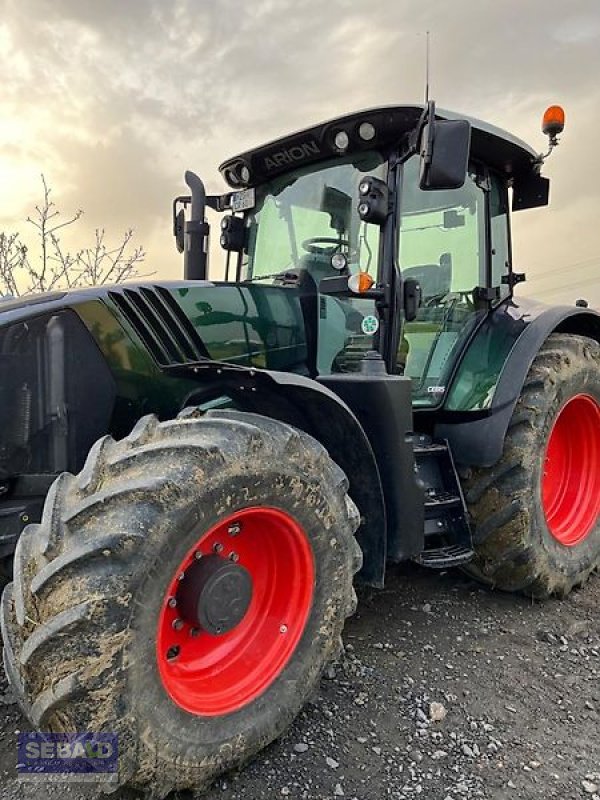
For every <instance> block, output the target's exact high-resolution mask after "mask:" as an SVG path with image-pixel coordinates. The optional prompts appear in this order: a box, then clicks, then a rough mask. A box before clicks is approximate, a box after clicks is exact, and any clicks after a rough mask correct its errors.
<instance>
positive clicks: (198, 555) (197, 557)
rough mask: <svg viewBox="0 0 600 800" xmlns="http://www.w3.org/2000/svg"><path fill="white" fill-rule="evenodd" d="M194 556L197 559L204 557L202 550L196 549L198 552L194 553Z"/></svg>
mask: <svg viewBox="0 0 600 800" xmlns="http://www.w3.org/2000/svg"><path fill="white" fill-rule="evenodd" d="M194 558H195V559H196V561H200V559H201V558H202V553H201V552H200V550H196V552H195V553H194Z"/></svg>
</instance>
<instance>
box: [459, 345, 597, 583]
mask: <svg viewBox="0 0 600 800" xmlns="http://www.w3.org/2000/svg"><path fill="white" fill-rule="evenodd" d="M578 396H584V397H587V398H593V399H594V400H595V401H596V403H597V404H599V405H598V408H600V345H599V344H598V343H597V342H595V341H593V340H591V339H587V338H585V337H582V336H574V335H569V334H559V333H557V334H552V335H551V336H550V337H549V338H548V340H547V341H546V343H545V344H544V346H543V347H542V348H541V350H540V352H539V354H538V356H537V357H536V359H535V360H534V362H533V364H532V366H531V369H530V371H529V374H528V376H527V379H526V381H525V385H524V387H523V390H522V393H521V396H520V398H519V400H518V402H517V405H516V408H515V411H514V413H513V416H512V419H511V422H510V426H509V430H508V433H507V437H506V441H505V445H504V453H503V456H502V458H501V460H500V461H499V462H498V463H497V464H496V465H495V466H494V467H492V468H490V469H477V470H473V471H472V473H471V475H470V477H469V478H468V479H467V480H466V481H465V482H464V484H463V488H464V490H465V496H466V500H467V504H468V506H469V510H470V513H471V517H472V520H473V522H474V545H475V550H476V554H477V555H476V559H475V560H474V561H473V562H471V564H469V565H467V566H466V567H465V571H466V572H468V573H469V574H471V575H472V576H473V577H474V578H476V579H477V580H480V581H483V582H485V583H488V584H490V585H492V586H495V587H498V588H500V589H505V590H508V591H520V592H523V593H525V594H527V595H531V596H535V597H548V596H549V595H552V594H556V595H559V596H565V595H567V594H568V593H569V592H570V591H571V589H572V588H573V587H575V586H577V585H580V584H582V583H583V582H584V581H585V580H586V579H587V577H588V576H589V575H590V573H591V572H593V571H594V569H597V568H598V566H599V565H600V516H597V517H596V522H595V525H592V527H591V529H590V530H589V532H588V533H587V535H586V536H585V537H584V538H583V539H582V540H581V541H580V542H578V543H576V544H574V545H573V546H566V545H565V544H563V543H561V541H559V540H558V539H557V538H556V536H555V535H553V533H552V531H551V529H550V527H549V523H548V520H547V518H546V513H545V510H544V501H543V496H542V489H543V481H544V470H545V468H546V467H547V464H546V455H547V446H548V442H549V439H550V436H551V433H552V431H553V426H554V425H555V422H556V420H557V418H558V417H559V415H560V413H561V411H562V410H563V409H564V408H565V406H566V404H567V403H568V402H569V401H570V400H572V399H573V398H576V397H578ZM599 418H600V417H599ZM591 438H592V439H593V441H592V442H591V443H590V447H595V446H598V443H599V442H600V428H596V429H595V433H594V432H593V431H592V437H591ZM586 448H587V445H586ZM574 455H575V454H574ZM579 456H580V457H581V458H583V457H584V453H583V452H582V453H580V454H579ZM577 460H578V459H577V458H574V461H577ZM590 463H591V462H590ZM598 506H599V507H600V501H598ZM592 518H593V513H592Z"/></svg>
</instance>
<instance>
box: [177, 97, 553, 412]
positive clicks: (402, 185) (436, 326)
mask: <svg viewBox="0 0 600 800" xmlns="http://www.w3.org/2000/svg"><path fill="white" fill-rule="evenodd" d="M542 161H543V159H542V158H541V157H540V156H539V155H538V154H537V153H536V152H535V151H534V150H533V149H531V148H530V147H529V146H528V145H526V144H525V143H524V142H522V141H520V140H518V139H516V138H515V137H513V136H512V135H510V134H509V133H506V132H504V131H501V130H499V129H497V128H494V127H493V126H490V125H488V124H487V123H484V122H480V121H479V120H474V119H466V118H461V117H458V116H457V115H454V114H451V113H449V112H444V111H437V112H436V110H435V106H434V104H433V103H429V104H428V105H427V106H418V105H414V106H396V107H390V108H379V109H373V110H370V111H364V112H360V113H356V114H351V115H348V116H345V117H341V118H338V119H335V120H332V121H330V122H326V123H323V124H321V125H317V126H314V127H312V128H309V129H306V130H303V131H300V132H299V133H296V134H292V135H290V136H286V137H284V138H281V139H279V140H277V141H275V142H272V143H270V144H267V145H265V146H263V147H259V148H256V149H254V150H251V151H248V152H246V153H243V154H241V155H240V156H236V157H235V158H232V159H229V160H228V161H226V162H225V163H224V164H222V165H221V167H220V171H221V174H222V175H223V177H224V179H225V180H226V181H227V183H228V184H229V186H230V188H231V192H229V193H227V194H225V195H222V196H216V197H214V196H213V197H203V196H202V195H203V187H201V182H199V179H198V178H197V177H196V176H192V175H190V174H189V173H188V175H189V177H190V181H189V182H190V185H191V187H192V197H190V198H178V201H176V204H175V212H176V214H175V233H176V235H177V238H178V245H179V248H180V250H182V251H184V252H185V257H186V275H187V277H192V278H205V277H210V278H211V279H212V280H215V278H216V276H217V273H218V272H219V271H221V274H223V273H222V267H221V266H220V265H219V267H217V266H216V265H215V267H214V268H212V266H211V270H210V275H208V276H207V253H208V245H207V241H206V237H207V235H208V225H207V224H206V223H205V221H204V215H203V207H204V205H208V206H209V207H211V208H213V209H214V210H217V211H219V212H223V213H224V216H223V217H222V219H221V223H220V227H221V235H220V243H221V246H222V248H223V249H224V251H225V253H226V259H225V260H226V265H225V269H224V279H225V282H226V283H234V284H235V285H237V286H256V287H279V288H280V289H281V290H282V291H287V292H288V293H290V292H291V293H294V294H295V295H297V296H298V297H299V302H300V305H301V308H302V314H303V317H304V324H305V329H306V339H307V342H308V343H309V347H308V349H309V351H310V350H312V351H313V353H314V358H313V361H312V364H309V366H308V372H309V374H312V375H313V376H316V377H319V376H326V375H334V374H337V373H352V372H359V371H360V370H361V362H362V360H363V358H364V355H365V353H367V352H369V351H377V352H378V353H379V354H380V355H381V358H382V359H383V361H384V362H385V367H386V371H387V373H388V374H392V375H398V374H401V375H406V376H409V377H410V378H411V379H412V386H413V403H414V405H415V407H417V408H418V407H423V408H431V407H438V406H440V405H441V404H442V403H443V402H444V399H445V397H446V395H447V392H448V390H449V387H450V382H451V376H452V374H453V370H454V367H455V365H456V364H457V362H458V360H459V358H460V356H461V354H462V353H463V351H464V349H465V346H466V344H467V343H468V342H469V340H470V338H471V336H472V334H473V332H474V331H475V329H476V328H477V327H478V325H480V324H481V322H482V321H483V320H484V319H485V318H486V317H487V316H488V315H489V313H490V312H491V311H493V309H494V308H495V307H497V306H498V305H499V304H501V303H502V301H503V300H505V299H506V298H508V297H510V296H511V294H512V291H513V287H514V285H515V283H517V282H518V281H519V280H521V279H522V277H523V276H521V275H518V274H515V273H514V272H513V269H512V260H511V247H510V222H509V204H510V197H509V193H510V192H512V208H513V209H514V210H517V209H522V208H529V207H533V206H539V205H545V204H546V203H547V202H548V181H547V180H546V179H545V178H542V177H541V176H540V174H539V173H540V167H541V164H542ZM194 196H196V200H197V202H196V206H197V209H196V210H197V211H198V209H200V215H201V216H200V217H198V218H197V219H195V220H194V218H193V217H194V213H193V212H192V220H191V221H190V222H187V223H186V222H185V217H184V210H183V209H181V210H179V205H180V204H183V205H186V204H187V203H192V204H193V198H194ZM177 212H179V213H177ZM270 296H271V297H273V294H272V292H271V294H270ZM275 313H276V312H275ZM311 343H312V344H311Z"/></svg>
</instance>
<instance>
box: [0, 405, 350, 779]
mask: <svg viewBox="0 0 600 800" xmlns="http://www.w3.org/2000/svg"><path fill="white" fill-rule="evenodd" d="M346 490H347V481H346V478H345V476H344V475H343V473H342V472H341V471H340V470H339V469H338V468H337V467H336V465H335V464H334V463H333V462H332V461H331V459H330V458H329V457H328V455H327V453H326V452H325V450H324V449H323V448H322V447H321V446H320V445H319V444H318V443H317V442H315V441H314V440H313V439H311V438H310V437H309V436H307V435H305V434H303V433H301V432H299V431H296V430H295V429H293V428H291V427H289V426H287V425H284V424H282V423H279V422H276V421H273V420H270V419H266V418H264V417H260V416H257V415H253V414H242V413H237V412H211V413H209V414H207V415H205V416H202V417H200V416H198V415H197V414H196V412H194V411H188V412H184V414H183V415H181V416H180V417H179V418H178V419H177V420H173V421H170V422H166V423H162V424H159V423H158V422H157V420H156V418H154V417H146V418H144V419H143V420H141V421H140V423H138V425H137V426H136V428H135V429H134V431H133V432H132V433H131V434H130V436H129V437H127V438H126V439H124V440H123V441H121V442H114V441H113V440H112V439H110V438H109V437H106V438H105V439H103V440H101V441H100V442H98V443H97V444H96V445H95V446H94V448H93V450H92V451H91V453H90V455H89V457H88V461H87V463H86V466H85V467H84V470H83V471H82V473H81V474H80V475H79V476H78V477H76V478H75V477H73V476H70V475H67V474H65V475H63V476H61V478H59V480H58V481H57V482H56V483H55V484H54V486H53V488H52V490H51V492H50V495H49V497H48V500H47V503H46V506H45V510H44V517H43V520H42V523H41V524H40V525H36V526H29V527H28V528H27V529H26V530H25V531H24V532H23V534H22V536H21V538H20V540H19V542H18V545H17V550H16V554H15V581H14V583H13V584H12V585H10V586H9V587H8V588H7V590H6V592H5V594H4V597H3V615H2V617H3V636H4V641H5V654H4V656H5V664H6V670H7V673H8V675H9V678H10V680H11V683H12V684H13V686H14V687H15V689H16V691H17V694H18V695H19V699H20V702H21V703H22V705H23V707H24V709H25V711H26V713H27V714H28V716H29V718H30V719H31V720H32V722H33V723H34V724H35V725H36V726H37V727H40V728H43V729H45V730H51V731H57V732H58V731H85V730H88V731H96V732H97V731H103V732H116V733H117V734H118V735H119V781H120V783H121V784H129V785H132V786H136V787H139V788H145V789H150V790H151V791H152V792H153V793H154V794H155V795H166V794H167V793H168V792H169V791H171V790H173V789H187V788H202V787H205V786H207V785H208V784H209V783H210V782H211V781H212V780H213V779H214V778H215V777H216V776H217V775H219V774H220V773H222V772H223V771H225V770H228V769H231V768H234V767H239V766H240V765H242V764H243V763H244V762H245V761H247V760H248V759H249V758H251V757H252V756H253V755H254V754H255V753H257V752H258V751H259V750H260V749H261V748H263V747H264V746H265V745H266V744H268V743H269V742H270V741H272V740H273V739H274V738H275V737H277V736H278V735H279V734H280V733H281V732H282V731H283V730H284V729H285V728H286V727H287V725H288V724H289V723H290V722H291V720H292V719H293V718H294V716H295V715H296V714H297V712H298V711H299V709H300V708H301V706H302V704H303V703H304V702H305V700H306V699H307V697H308V696H309V695H310V694H311V692H313V691H314V688H315V685H316V683H317V681H318V679H319V676H320V673H321V671H322V669H323V667H324V666H325V665H326V664H327V662H328V661H329V660H330V659H331V658H332V657H333V656H335V654H336V653H337V651H338V649H339V646H340V635H341V631H342V628H343V624H344V620H345V617H346V616H348V615H349V614H351V613H352V612H353V610H354V607H355V600H356V597H355V594H354V590H353V588H352V579H353V574H354V573H355V572H356V571H357V570H358V569H359V568H360V564H361V553H360V549H359V547H358V545H357V543H356V541H355V539H354V535H353V534H354V530H355V529H356V527H357V525H358V521H359V519H358V514H357V512H356V508H355V506H354V505H353V503H352V501H351V500H350V499H349V498H348V496H347V494H346Z"/></svg>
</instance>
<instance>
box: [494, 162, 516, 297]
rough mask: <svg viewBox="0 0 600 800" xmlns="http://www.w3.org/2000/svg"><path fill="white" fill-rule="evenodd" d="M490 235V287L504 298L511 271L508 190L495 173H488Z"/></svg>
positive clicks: (503, 181)
mask: <svg viewBox="0 0 600 800" xmlns="http://www.w3.org/2000/svg"><path fill="white" fill-rule="evenodd" d="M490 235H491V243H490V244H491V265H492V276H491V277H492V286H493V287H498V288H499V289H500V297H502V298H505V297H507V296H508V294H509V292H510V287H509V284H508V281H507V278H508V275H509V274H510V270H511V255H510V226H509V217H508V188H507V184H506V179H505V178H503V177H502V176H500V175H498V174H497V173H495V172H490Z"/></svg>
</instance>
